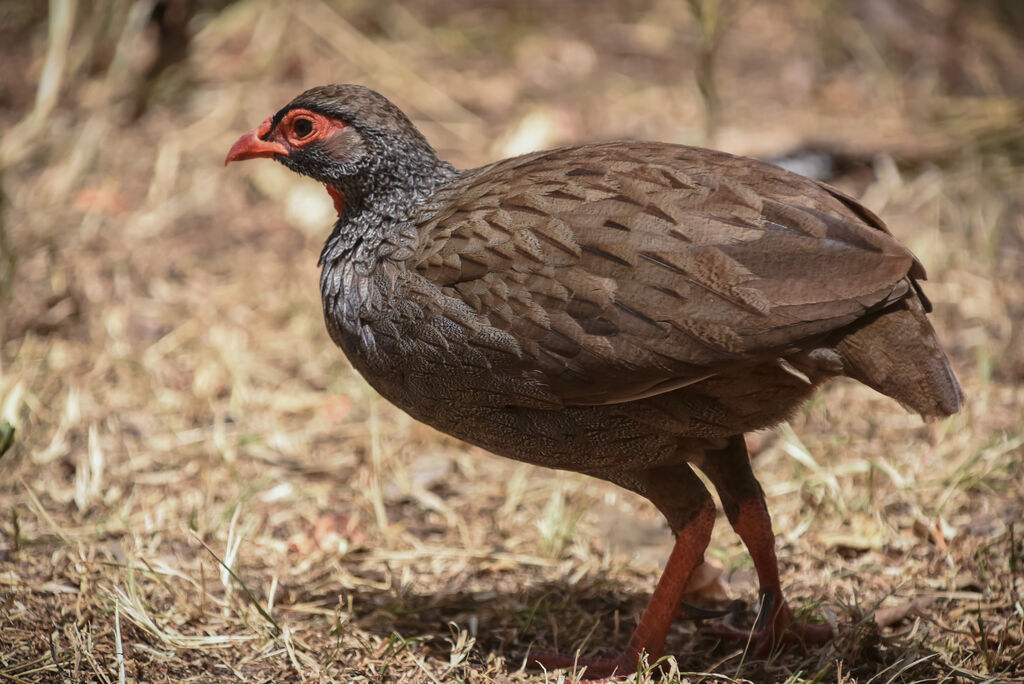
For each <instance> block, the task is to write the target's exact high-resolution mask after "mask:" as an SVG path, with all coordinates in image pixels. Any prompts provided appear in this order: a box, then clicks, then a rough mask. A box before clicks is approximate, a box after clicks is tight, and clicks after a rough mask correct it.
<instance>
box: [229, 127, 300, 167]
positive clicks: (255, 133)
mask: <svg viewBox="0 0 1024 684" xmlns="http://www.w3.org/2000/svg"><path fill="white" fill-rule="evenodd" d="M273 118H274V117H272V116H268V117H267V120H266V121H264V122H263V123H261V124H260V125H259V127H258V128H254V129H252V130H251V131H249V132H248V133H246V134H245V135H243V136H242V137H241V138H239V139H238V140H236V141H235V144H234V145H232V146H231V149H230V150H228V156H227V157H226V158H225V159H224V166H227V165H228V164H230V163H231V162H233V161H243V160H245V159H256V158H257V157H273V156H274V155H277V154H280V155H284V156H285V157H287V156H288V148H287V147H285V146H284V145H282V144H281V143H279V142H276V141H273V140H264V139H263V136H265V135H266V134H267V133H270V122H271V120H272V119H273Z"/></svg>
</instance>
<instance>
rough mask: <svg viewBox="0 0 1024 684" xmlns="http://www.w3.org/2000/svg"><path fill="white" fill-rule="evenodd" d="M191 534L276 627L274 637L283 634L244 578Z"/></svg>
mask: <svg viewBox="0 0 1024 684" xmlns="http://www.w3.org/2000/svg"><path fill="white" fill-rule="evenodd" d="M189 533H190V534H191V535H192V537H193V538H194V539H195V540H196V541H197V542H199V543H200V544H202V545H203V548H204V549H206V550H207V551H209V553H210V555H211V556H213V559H214V560H215V561H217V562H218V563H220V566H221V567H222V568H224V570H226V571H227V573H228V574H229V575H231V578H232V579H233V580H235V581H236V582H238V586H240V587H242V591H244V592H245V595H246V597H247V598H248V599H249V601H250V602H251V603H252V605H253V607H255V608H256V612H258V613H259V614H260V615H261V616H263V619H264V620H266V621H267V622H269V623H270V624H271V625H273V627H274V635H275V636H277V635H279V634H280V633H281V626H280V625H279V624H277V620H275V619H274V618H273V617H271V616H270V613H268V612H267V611H265V610H264V609H263V606H261V605H260V602H259V601H258V600H257V599H256V595H255V594H253V593H252V591H250V590H249V587H247V586H245V582H243V581H242V578H241V577H239V576H238V575H237V574H235V571H234V570H232V569H231V568H229V567H228V565H227V564H226V563H225V562H224V561H222V560H221V559H220V556H218V555H217V554H216V553H215V552H214V550H213V549H211V548H210V545H209V544H207V543H206V542H204V541H203V540H202V539H200V538H199V535H198V534H196V533H195V532H192V531H191V530H190V531H189Z"/></svg>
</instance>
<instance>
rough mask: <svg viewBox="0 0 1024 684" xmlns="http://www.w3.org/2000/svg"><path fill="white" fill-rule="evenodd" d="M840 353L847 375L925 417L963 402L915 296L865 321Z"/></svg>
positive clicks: (845, 340) (951, 410)
mask: <svg viewBox="0 0 1024 684" xmlns="http://www.w3.org/2000/svg"><path fill="white" fill-rule="evenodd" d="M836 351H838V352H839V356H840V357H841V358H842V359H843V366H844V373H845V374H846V375H848V376H849V377H851V378H854V379H855V380H859V381H860V382H863V383H864V384H865V385H867V386H868V387H871V388H873V389H875V390H877V391H879V392H881V393H882V394H885V395H887V396H890V397H892V398H893V399H895V400H896V401H898V402H900V404H902V405H903V406H904V407H906V408H907V409H908V410H911V411H915V412H917V413H919V414H921V415H922V416H923V417H925V418H941V417H945V416H950V415H953V414H954V413H957V412H958V411H959V410H960V407H961V406H962V405H963V402H964V391H963V388H961V387H960V383H959V382H958V381H957V379H956V376H955V375H954V374H953V369H952V368H950V366H949V360H948V359H947V358H946V354H945V352H943V351H942V347H941V346H940V345H939V340H938V338H937V337H936V335H935V330H934V329H933V328H932V326H931V323H929V322H928V319H927V318H926V317H925V312H924V308H923V305H922V304H921V302H920V300H918V299H917V298H916V297H913V296H911V297H908V298H907V299H904V300H903V301H901V302H900V303H899V304H898V305H896V306H894V307H891V308H888V309H885V310H884V311H881V312H879V313H877V314H875V315H874V316H872V317H870V318H868V319H865V320H864V321H863V322H862V323H861V324H860V325H859V326H858V327H857V328H856V329H855V330H854V331H853V332H851V333H848V334H847V335H845V336H844V337H843V338H842V339H841V340H840V341H839V343H838V344H837V345H836Z"/></svg>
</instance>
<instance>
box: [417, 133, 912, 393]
mask: <svg viewBox="0 0 1024 684" xmlns="http://www.w3.org/2000/svg"><path fill="white" fill-rule="evenodd" d="M648 147H649V146H648V145H645V144H636V145H628V144H622V143H620V144H618V145H617V146H614V147H612V146H607V145H605V146H601V145H596V146H588V147H582V148H572V149H566V150H555V151H551V152H546V153H540V154H536V155H528V156H527V157H523V158H518V159H513V160H507V161H505V162H499V163H498V164H495V165H491V166H489V167H484V168H483V169H481V170H479V171H477V172H470V173H468V174H467V175H466V177H465V178H464V179H462V180H461V181H458V182H456V183H455V184H454V186H453V187H452V188H450V189H449V190H447V191H444V192H451V193H452V195H453V196H457V197H459V201H458V202H457V204H455V205H454V207H452V205H449V207H450V210H449V211H448V212H447V213H446V214H445V215H440V216H437V217H436V218H434V219H433V221H431V222H430V223H429V224H428V225H427V227H426V229H425V230H424V231H423V233H422V234H423V235H424V236H425V239H424V241H423V242H422V246H421V248H420V252H419V254H418V255H417V256H416V257H414V259H418V261H417V266H416V268H417V270H418V272H420V273H422V274H423V275H424V276H425V277H426V278H428V279H429V280H430V281H432V282H434V283H436V284H437V285H438V286H440V287H441V288H442V290H444V291H448V292H450V293H451V294H452V296H455V297H458V298H460V299H462V300H464V301H465V302H466V303H467V304H468V305H469V306H470V307H471V308H472V309H473V310H474V311H476V312H477V313H478V314H479V315H480V316H484V317H486V318H487V320H488V322H489V323H490V324H491V325H493V326H495V327H497V328H499V329H502V330H506V331H508V332H510V333H511V334H513V335H514V336H515V337H516V338H517V339H519V340H520V342H521V343H522V345H523V350H524V351H525V353H526V354H527V355H528V356H529V357H531V358H538V359H541V360H542V361H543V362H544V363H543V364H542V366H543V367H544V368H546V370H547V371H548V372H549V373H551V374H553V375H555V376H557V375H561V374H563V373H570V375H571V376H572V377H583V376H585V375H586V371H587V369H588V367H589V366H591V365H592V364H594V363H599V364H600V365H601V367H602V368H603V373H602V374H601V377H600V378H599V379H598V378H591V381H590V382H591V383H595V382H600V384H601V392H600V394H601V395H602V397H603V398H604V399H603V400H605V401H609V400H616V401H619V400H628V399H632V398H636V397H635V396H633V395H632V394H631V393H632V392H634V391H635V390H636V388H635V385H636V384H638V383H639V384H640V385H643V384H644V376H647V375H650V376H652V377H654V376H657V377H658V378H660V379H661V380H660V381H661V382H664V381H665V380H666V378H665V375H666V372H667V373H668V374H669V376H670V377H669V378H668V382H667V383H665V384H664V387H665V388H667V389H671V388H672V387H673V386H678V385H681V384H687V383H689V382H693V381H696V380H698V379H700V378H703V377H706V376H707V375H708V373H709V372H714V368H715V366H716V365H718V364H721V363H725V362H729V361H735V360H737V359H744V358H747V359H750V358H757V357H760V356H764V355H768V354H778V353H782V352H785V351H787V350H792V348H794V346H795V347H799V346H800V345H801V343H806V340H808V339H810V338H814V337H815V336H821V335H823V334H826V333H828V332H829V331H831V330H834V329H836V328H838V327H841V326H843V325H847V324H849V323H850V322H852V321H854V320H856V319H857V318H859V317H861V316H863V315H864V314H865V313H866V312H868V311H870V310H872V309H875V308H878V307H883V306H886V305H887V304H889V303H891V302H894V301H898V300H899V299H900V298H902V297H905V296H907V293H908V292H909V290H910V284H909V280H908V279H907V273H908V271H910V269H911V267H912V264H913V263H914V262H913V257H912V256H911V255H910V253H909V252H908V251H907V250H906V249H905V248H903V247H902V246H901V245H899V244H898V243H897V242H896V241H895V240H893V239H892V238H891V237H890V236H889V235H888V234H887V233H885V232H883V231H882V230H879V229H877V228H876V227H873V226H869V225H865V224H864V223H863V221H862V220H861V217H859V216H857V215H855V214H854V213H853V212H852V211H851V210H850V209H849V208H848V206H847V204H846V203H845V202H842V201H840V200H838V199H836V197H835V196H834V195H833V194H831V193H830V192H828V191H826V190H825V189H823V186H820V185H818V184H816V183H814V182H813V181H809V180H806V179H803V178H800V177H797V176H793V178H794V179H797V182H795V183H780V182H778V180H777V176H779V175H780V174H783V172H781V171H779V170H778V169H775V168H774V167H764V166H763V165H756V164H755V165H750V161H749V160H746V162H747V165H745V166H743V168H742V173H736V174H733V173H731V171H732V170H733V169H726V170H725V171H729V172H730V173H724V172H723V169H721V168H718V167H722V166H727V167H732V166H736V161H735V158H733V157H729V156H728V155H707V153H705V155H707V156H702V157H696V158H691V156H693V155H692V153H691V152H690V151H689V150H688V148H683V147H672V146H663V145H662V146H657V147H658V148H659V149H658V151H657V152H658V153H657V155H652V154H651V153H652V150H650V149H648ZM666 149H667V150H669V151H670V154H666V152H665V150H666ZM652 157H653V158H655V159H656V161H653V162H652V161H651V159H652ZM758 171H761V174H760V175H759V174H758V173H757V172H758ZM787 180H788V179H787ZM517 185H518V186H519V187H520V188H521V190H519V191H518V192H517V191H512V192H510V190H509V189H510V187H512V188H515V187H516V186H517ZM725 200H728V201H725ZM615 367H620V368H621V370H622V371H623V372H624V373H623V378H622V380H621V381H620V382H621V383H622V385H623V386H622V387H621V391H622V392H623V395H622V396H618V393H617V391H616V390H615V389H614V388H609V375H610V374H611V373H610V372H609V371H610V370H611V369H614V368H615ZM627 371H628V373H627ZM627 376H628V379H627ZM673 376H674V377H675V379H674V380H673V379H672V377H673ZM556 384H557V383H556ZM565 391H571V390H568V389H566V390H565ZM579 391H580V393H581V394H583V393H585V392H587V391H590V390H589V389H588V388H582V387H581V388H579Z"/></svg>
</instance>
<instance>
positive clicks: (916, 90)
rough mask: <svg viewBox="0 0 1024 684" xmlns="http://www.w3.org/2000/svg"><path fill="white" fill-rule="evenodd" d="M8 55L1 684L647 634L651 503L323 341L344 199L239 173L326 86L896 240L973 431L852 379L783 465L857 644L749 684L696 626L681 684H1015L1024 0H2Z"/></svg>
mask: <svg viewBox="0 0 1024 684" xmlns="http://www.w3.org/2000/svg"><path fill="white" fill-rule="evenodd" d="M0 56H2V60H3V61H2V63H3V68H2V69H0V126H2V129H0V130H2V137H0V174H2V175H0V679H4V680H7V681H16V682H25V681H33V682H35V681H115V680H118V679H120V680H121V681H128V680H132V681H185V680H187V679H188V678H192V679H193V680H196V681H241V680H244V681H261V682H262V681H339V682H350V681H374V682H376V681H388V682H390V681H396V682H397V681H402V682H409V681H434V682H438V681H473V682H477V681H479V682H490V681H558V679H557V677H555V676H554V675H548V674H543V673H541V674H537V673H524V672H522V671H521V670H520V665H521V661H522V654H524V653H525V652H526V651H527V649H528V648H531V647H536V648H541V649H542V650H555V649H561V650H563V651H572V650H573V649H577V648H582V649H583V652H584V653H586V654H591V655H592V654H595V653H609V652H611V651H613V650H614V649H615V648H621V647H622V646H623V644H624V640H625V639H626V638H627V637H628V634H629V632H630V631H631V629H632V626H633V624H634V621H635V617H636V615H637V614H638V613H639V611H640V610H641V609H642V607H643V606H644V604H645V603H646V600H647V597H648V595H649V592H650V591H651V589H652V588H653V585H654V582H655V579H656V577H657V575H658V572H659V568H660V565H661V564H662V563H664V561H665V559H666V558H667V554H668V549H669V548H670V545H671V538H670V536H669V535H668V533H667V528H666V527H665V525H664V523H663V521H662V520H661V519H660V517H659V516H658V514H657V513H656V512H655V511H654V510H653V508H652V507H650V506H649V505H648V504H647V503H646V502H644V501H642V500H640V499H637V498H635V497H633V496H631V495H629V494H627V493H625V492H622V491H620V490H617V489H616V488H614V487H612V486H611V485H605V484H603V483H598V482H596V481H593V480H589V479H587V478H585V477H583V476H577V475H572V474H565V473H561V474H557V475H554V476H553V475H552V474H551V473H550V472H549V471H543V470H539V469H534V468H530V467H528V466H525V465H521V464H518V463H513V462H510V461H504V460H502V459H499V458H497V457H494V456H490V455H488V454H485V453H484V452H481V451H479V450H476V449H472V448H469V447H467V446H465V445H463V444H461V443H458V442H456V441H454V440H451V439H449V438H447V437H445V436H443V435H440V434H438V433H436V432H434V431H432V430H430V429H428V428H426V427H424V426H422V425H419V424H416V423H415V422H413V421H412V420H411V419H409V418H408V417H407V416H405V415H404V414H402V413H400V412H398V411H397V410H395V409H394V408H393V407H391V406H390V405H388V404H387V403H386V402H384V401H383V400H381V399H379V398H377V397H376V396H375V394H374V393H373V392H372V390H370V389H369V388H368V387H367V385H366V384H365V383H364V382H363V381H362V379H361V378H359V377H358V376H357V375H356V374H355V373H354V372H353V371H352V370H351V368H350V367H349V365H348V363H347V362H346V360H345V359H344V357H343V355H342V354H341V352H340V351H339V350H337V349H336V348H335V347H334V346H333V345H332V344H331V342H330V340H329V339H328V337H327V335H326V334H325V331H324V328H323V323H322V320H321V313H320V303H319V290H318V270H317V268H316V258H317V255H318V253H319V249H320V247H321V245H322V243H323V240H324V239H325V238H326V236H327V234H328V232H329V230H330V228H331V224H332V222H333V219H334V212H333V209H332V205H331V201H330V199H329V198H328V196H327V195H326V193H324V192H323V188H322V187H321V186H319V185H317V184H315V183H313V182H312V181H308V180H304V179H302V178H300V177H298V176H295V175H293V174H291V173H290V172H288V171H286V170H285V169H284V168H283V167H282V166H280V165H277V164H273V163H270V162H261V163H254V164H244V165H237V166H234V167H231V168H229V169H224V168H223V159H224V155H225V154H226V152H227V149H228V147H229V146H230V145H231V143H232V142H233V141H234V140H235V139H236V138H237V137H238V136H239V135H240V134H241V133H243V132H245V131H247V130H249V129H250V128H252V127H254V126H256V125H257V124H258V123H259V122H260V121H262V120H263V119H264V118H266V117H267V116H268V115H270V114H272V113H274V112H275V111H276V110H277V109H278V108H279V107H280V106H281V105H283V104H285V103H286V102H288V101H289V100H290V99H291V98H292V97H293V96H294V95H296V94H297V93H298V92H300V91H302V90H304V89H306V88H308V87H311V86H314V85H319V84H324V83H330V82H355V83H362V84H364V85H367V86H369V87H371V88H374V89H376V90H378V91H380V92H381V93H383V94H384V95H386V96H387V97H388V98H390V99H391V100H392V101H394V102H395V103H396V104H397V105H399V106H400V107H401V108H402V109H403V110H404V111H405V112H406V113H407V114H409V116H410V117H411V118H412V119H413V121H414V122H415V123H416V124H417V125H418V126H419V127H420V128H421V130H422V131H423V132H424V133H425V134H426V136H427V137H428V139H429V140H430V141H431V142H432V143H433V145H434V146H435V147H436V148H437V149H438V151H439V153H440V154H441V156H443V157H446V158H447V159H449V160H451V161H452V162H453V163H454V164H456V166H458V167H461V168H466V167H472V166H476V165H480V164H484V163H487V162H489V161H493V160H496V159H498V158H501V157H506V156H510V155H514V154H519V153H523V152H527V151H530V150H535V149H542V148H545V147H551V146H556V145H562V144H569V143H575V142H585V141H596V140H608V139H655V140H662V141H667V142H674V143H683V144H692V145H701V146H712V147H716V148H719V149H724V150H726V151H729V152H733V153H737V154H744V155H751V156H757V157H760V158H764V159H768V160H772V161H775V162H776V163H781V164H785V165H787V166H789V167H790V168H794V169H796V170H798V171H800V172H802V173H805V174H810V175H815V176H816V177H819V178H822V179H825V180H828V181H829V182H832V183H834V184H836V185H838V186H839V187H840V188H842V189H843V190H845V191H846V192H848V193H850V194H852V195H854V196H856V197H858V198H860V199H861V200H862V201H863V202H864V203H865V204H866V205H867V206H868V207H869V208H871V209H872V210H873V211H875V212H876V213H878V214H880V215H881V216H882V217H883V218H884V219H885V220H886V221H887V223H888V224H889V226H890V227H891V229H892V231H893V233H894V234H895V235H896V236H897V237H898V238H899V239H900V240H902V241H904V242H905V243H906V244H907V245H908V246H910V247H911V249H913V250H914V251H915V252H916V253H917V254H918V256H919V257H920V258H921V260H922V261H923V262H924V264H925V266H926V267H927V269H928V272H929V280H928V282H926V283H925V289H926V292H927V294H928V296H929V297H930V298H931V300H932V301H933V303H934V304H935V313H934V315H933V321H934V324H935V326H936V328H937V329H938V331H939V335H940V338H941V339H942V340H943V341H944V343H945V345H946V348H947V350H948V352H949V354H950V356H951V358H952V361H953V365H954V367H955V368H956V370H957V372H958V374H959V376H960V378H961V380H962V382H963V384H964V386H965V389H966V392H967V395H968V399H969V402H968V405H967V408H966V410H965V411H964V412H963V413H962V414H960V415H958V416H955V417H953V418H950V419H948V420H946V421H943V422H941V423H932V424H924V423H922V422H921V421H920V420H919V419H918V418H916V417H911V416H909V415H906V414H905V413H903V411H902V410H901V409H900V408H899V406H897V405H896V404H895V403H894V402H892V401H890V400H888V399H886V398H884V397H881V396H879V395H876V394H874V393H872V392H871V391H870V390H867V389H866V388H863V387H861V386H858V385H855V384H853V383H852V382H851V383H848V382H835V383H833V384H832V385H830V386H829V387H828V388H827V389H826V390H825V391H823V392H821V393H820V394H819V395H818V396H817V397H816V398H815V399H814V400H812V401H811V402H810V403H809V404H808V405H807V406H806V407H805V408H804V409H803V410H802V411H801V413H800V414H799V415H798V416H797V417H796V418H795V419H794V420H793V421H792V422H791V423H790V424H787V425H785V426H783V427H781V428H779V429H777V430H776V431H773V432H765V433H761V434H757V435H753V436H752V437H751V439H750V444H751V449H752V451H754V452H756V458H755V469H756V470H757V471H758V473H759V475H760V476H761V478H762V480H763V482H764V483H765V487H766V490H767V492H768V496H769V505H770V508H771V510H772V512H773V515H774V519H775V524H776V528H777V530H778V532H779V545H780V550H779V553H780V559H781V562H782V571H783V582H784V585H785V586H786V587H787V591H788V592H789V593H790V595H791V598H792V599H793V601H794V603H796V604H797V605H798V606H800V607H801V609H803V610H806V611H808V612H809V613H811V614H814V615H818V616H821V617H823V618H824V619H827V620H831V621H834V622H835V623H836V624H838V626H839V637H838V638H837V639H836V641H835V642H834V643H833V644H831V645H829V646H827V647H825V648H824V649H822V650H821V651H820V652H815V653H810V654H807V653H802V652H800V651H799V649H797V650H796V652H795V653H786V654H784V655H782V656H779V657H778V658H775V659H772V660H771V661H768V662H754V663H751V662H748V661H747V659H744V658H743V656H742V649H741V648H737V646H736V645H735V644H728V643H719V642H718V640H717V639H715V638H714V636H713V635H711V634H710V633H708V631H707V630H702V629H700V628H699V626H697V625H694V624H689V623H682V624H680V625H679V626H678V627H677V628H676V629H675V631H674V632H673V634H672V635H670V640H669V644H668V653H670V654H672V655H674V656H676V658H675V659H674V660H673V661H672V662H671V664H670V666H669V667H670V674H669V679H672V677H676V678H677V679H678V678H682V677H683V676H682V675H678V672H679V671H682V672H689V671H697V672H712V673H715V674H714V675H713V677H714V681H738V680H750V681H783V680H786V681H804V680H806V681H837V682H846V681H866V680H868V679H871V678H873V677H874V678H884V680H885V681H922V680H932V679H943V678H947V679H958V680H960V679H962V680H977V681H982V680H990V681H991V680H992V678H998V679H999V680H1000V681H1013V680H1014V678H1015V677H1019V676H1020V675H1021V669H1022V663H1024V646H1022V645H1021V644H1022V641H1024V634H1022V626H1021V623H1022V618H1021V616H1022V615H1024V607H1022V606H1024V560H1022V555H1024V548H1022V542H1021V539H1022V538H1024V525H1021V524H1020V522H1019V521H1020V520H1021V519H1022V518H1024V453H1022V443H1024V275H1022V274H1024V212H1022V208H1024V3H1022V2H1020V1H1019V0H900V1H896V0H822V1H816V0H688V1H682V0H617V1H614V2H611V1H609V2H589V1H587V2H585V1H582V0H562V1H557V2H556V1H554V0H528V1H524V2H514V3H513V2H500V1H496V0H492V1H489V2H473V3H470V2H461V1H459V0H424V1H422V2H416V3H398V2H387V1H384V0H373V1H370V0H300V1H299V2H294V3H281V2H272V1H270V0H240V1H238V2H228V1H227V0H219V1H218V0H159V1H157V0H146V1H139V2H131V1H129V0H93V1H92V2H75V1H73V0H50V2H48V3H46V2H14V1H7V2H0ZM705 570H706V573H705V574H706V577H705V578H704V579H703V580H702V582H700V583H698V584H699V586H696V587H694V591H695V596H694V599H695V600H697V601H698V602H702V603H712V602H714V601H716V600H717V601H724V600H728V599H729V598H732V597H739V598H742V599H745V600H747V601H748V602H750V601H753V599H754V598H755V596H756V582H755V581H754V580H755V578H754V575H753V572H752V569H751V567H750V563H749V559H748V558H747V557H746V554H745V552H744V550H743V548H742V546H741V545H740V543H739V541H738V540H737V539H736V538H735V536H734V535H733V534H732V532H731V530H729V529H728V525H725V524H724V521H722V520H720V521H719V524H718V526H717V527H716V533H715V538H714V541H713V542H712V551H711V552H710V554H709V562H708V565H707V566H706V567H705ZM650 676H651V675H641V676H640V678H639V679H638V680H637V681H647V679H646V678H647V677H650ZM705 676H707V677H711V676H712V675H689V676H688V678H687V681H700V680H701V678H702V677H705ZM196 678H198V679H196ZM673 681H675V680H673ZM709 681H710V680H709Z"/></svg>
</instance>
